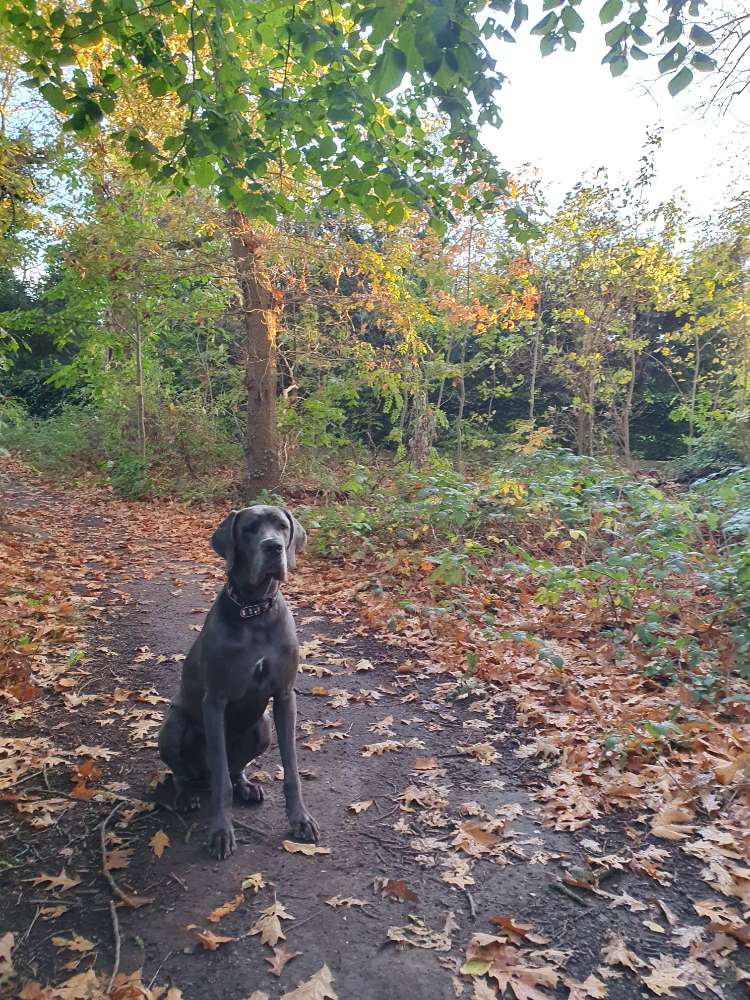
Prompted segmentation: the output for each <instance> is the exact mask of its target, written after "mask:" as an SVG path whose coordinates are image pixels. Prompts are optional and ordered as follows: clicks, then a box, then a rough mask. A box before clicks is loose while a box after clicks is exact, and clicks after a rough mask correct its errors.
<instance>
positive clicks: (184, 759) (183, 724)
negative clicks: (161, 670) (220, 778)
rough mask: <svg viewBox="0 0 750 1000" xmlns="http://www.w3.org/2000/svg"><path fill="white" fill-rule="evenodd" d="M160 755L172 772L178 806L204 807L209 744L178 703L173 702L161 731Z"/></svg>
mask: <svg viewBox="0 0 750 1000" xmlns="http://www.w3.org/2000/svg"><path fill="white" fill-rule="evenodd" d="M159 756H160V757H161V759H162V760H163V761H164V763H165V764H166V765H167V767H168V768H169V769H170V770H171V771H172V780H173V782H174V790H175V802H174V804H175V809H177V810H178V811H179V812H189V811H190V810H192V809H197V808H198V807H199V806H200V798H199V796H198V790H199V789H200V788H205V787H206V785H207V780H208V772H207V769H206V744H205V739H204V738H203V737H202V734H201V733H200V732H199V730H198V729H197V728H196V726H195V724H194V723H193V722H192V721H191V720H190V719H189V718H188V716H187V715H186V714H185V713H184V712H183V710H182V709H181V708H179V706H177V705H170V706H169V709H168V710H167V714H166V717H165V719H164V722H163V723H162V727H161V729H160V730H159Z"/></svg>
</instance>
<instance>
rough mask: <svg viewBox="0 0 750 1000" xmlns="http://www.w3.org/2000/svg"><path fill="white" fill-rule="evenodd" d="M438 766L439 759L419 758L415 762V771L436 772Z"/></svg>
mask: <svg viewBox="0 0 750 1000" xmlns="http://www.w3.org/2000/svg"><path fill="white" fill-rule="evenodd" d="M437 766H438V762H437V757H417V759H416V760H415V762H414V770H415V771H434V769H435V768H436V767H437Z"/></svg>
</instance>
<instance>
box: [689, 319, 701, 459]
mask: <svg viewBox="0 0 750 1000" xmlns="http://www.w3.org/2000/svg"><path fill="white" fill-rule="evenodd" d="M693 352H694V354H695V357H694V358H693V378H692V381H691V383H690V412H689V414H688V456H690V455H692V454H693V434H694V433H695V408H696V403H697V399H698V382H699V380H700V373H701V342H700V338H699V337H698V336H697V335H695V336H694V338H693Z"/></svg>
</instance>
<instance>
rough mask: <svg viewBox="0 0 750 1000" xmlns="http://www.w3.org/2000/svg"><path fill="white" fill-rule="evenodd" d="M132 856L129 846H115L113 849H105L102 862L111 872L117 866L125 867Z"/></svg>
mask: <svg viewBox="0 0 750 1000" xmlns="http://www.w3.org/2000/svg"><path fill="white" fill-rule="evenodd" d="M132 857H133V849H132V848H131V847H115V848H113V850H111V851H107V854H106V857H105V859H104V864H105V866H106V868H107V871H110V872H111V871H115V870H116V869H118V868H127V867H128V865H129V864H130V862H131V860H132Z"/></svg>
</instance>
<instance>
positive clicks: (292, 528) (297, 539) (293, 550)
mask: <svg viewBox="0 0 750 1000" xmlns="http://www.w3.org/2000/svg"><path fill="white" fill-rule="evenodd" d="M284 513H285V514H286V518H287V520H288V521H289V544H288V545H287V547H286V564H287V567H288V568H289V569H296V568H297V555H298V553H300V552H302V551H303V549H304V548H305V545H307V532H306V531H305V529H304V528H303V527H302V525H301V524H300V523H299V521H298V520H297V518H296V517H295V516H294V515H293V514H291V513H290V512H289V511H288V510H287V509H286V507H284Z"/></svg>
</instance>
